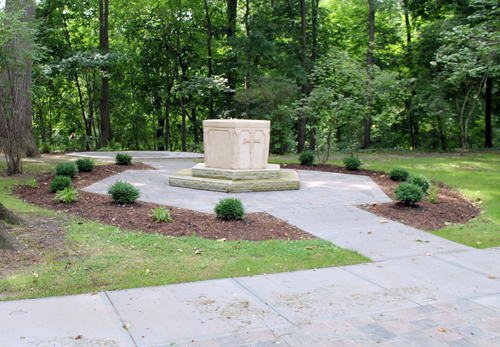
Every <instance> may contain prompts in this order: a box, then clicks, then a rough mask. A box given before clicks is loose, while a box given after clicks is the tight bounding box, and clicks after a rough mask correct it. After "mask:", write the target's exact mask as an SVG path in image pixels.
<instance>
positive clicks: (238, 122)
mask: <svg viewBox="0 0 500 347" xmlns="http://www.w3.org/2000/svg"><path fill="white" fill-rule="evenodd" d="M270 128H271V122H270V121H266V120H248V119H208V120H205V121H203V142H204V148H205V165H206V167H209V168H218V169H231V170H244V169H265V168H266V167H267V160H268V158H269V139H270Z"/></svg>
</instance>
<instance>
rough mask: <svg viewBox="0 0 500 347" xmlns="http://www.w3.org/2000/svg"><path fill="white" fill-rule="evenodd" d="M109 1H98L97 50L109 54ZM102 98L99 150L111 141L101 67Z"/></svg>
mask: <svg viewBox="0 0 500 347" xmlns="http://www.w3.org/2000/svg"><path fill="white" fill-rule="evenodd" d="M108 18H109V0H99V24H100V25H99V48H100V49H101V51H103V52H104V53H106V54H107V53H108V52H109V35H108V33H109V30H108V28H109V26H108ZM101 72H102V74H103V77H102V96H101V148H103V147H107V146H108V142H109V141H110V140H111V121H110V119H109V85H108V76H107V75H106V73H107V67H106V66H102V67H101Z"/></svg>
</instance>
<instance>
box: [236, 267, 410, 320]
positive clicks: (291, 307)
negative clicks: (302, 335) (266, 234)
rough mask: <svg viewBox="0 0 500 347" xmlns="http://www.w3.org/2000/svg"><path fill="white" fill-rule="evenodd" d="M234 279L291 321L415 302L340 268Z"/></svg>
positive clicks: (374, 309)
mask: <svg viewBox="0 0 500 347" xmlns="http://www.w3.org/2000/svg"><path fill="white" fill-rule="evenodd" d="M235 280H236V281H237V282H239V283H241V285H242V286H244V287H245V288H247V289H248V290H249V291H250V292H252V293H254V294H255V295H256V296H257V297H259V298H260V299H261V300H262V301H264V302H267V303H268V304H269V305H270V306H271V307H272V308H274V309H275V310H276V311H278V312H279V313H280V314H281V315H283V316H284V317H286V318H287V319H288V320H290V321H292V322H293V323H294V324H298V325H301V324H308V323H311V322H315V321H321V320H326V319H331V318H333V317H339V316H346V315H354V314H359V313H369V312H374V311H379V310H385V309H388V308H394V307H409V306H414V305H416V304H414V303H412V302H410V301H408V300H407V299H405V298H404V297H401V296H400V295H398V294H396V293H394V292H390V291H388V290H385V289H384V288H381V287H380V286H377V285H374V284H373V283H370V282H368V281H366V280H364V279H362V278H360V277H358V276H356V275H353V274H352V273H349V272H347V271H345V270H344V269H342V268H326V269H318V270H305V271H296V272H292V273H279V274H273V275H269V276H266V275H261V276H253V277H239V278H235Z"/></svg>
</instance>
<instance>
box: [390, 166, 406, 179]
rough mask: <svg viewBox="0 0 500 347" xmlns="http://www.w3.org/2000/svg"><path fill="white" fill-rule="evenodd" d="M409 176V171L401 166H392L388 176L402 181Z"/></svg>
mask: <svg viewBox="0 0 500 347" xmlns="http://www.w3.org/2000/svg"><path fill="white" fill-rule="evenodd" d="M408 177H410V172H409V171H408V170H406V169H404V168H402V167H399V166H397V167H393V168H392V169H391V170H389V178H390V179H391V180H394V181H399V182H404V181H406V180H407V179H408Z"/></svg>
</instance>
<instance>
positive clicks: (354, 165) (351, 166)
mask: <svg viewBox="0 0 500 347" xmlns="http://www.w3.org/2000/svg"><path fill="white" fill-rule="evenodd" d="M344 166H345V167H346V168H347V170H358V169H359V168H360V167H361V160H360V159H359V158H356V157H345V158H344Z"/></svg>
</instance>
